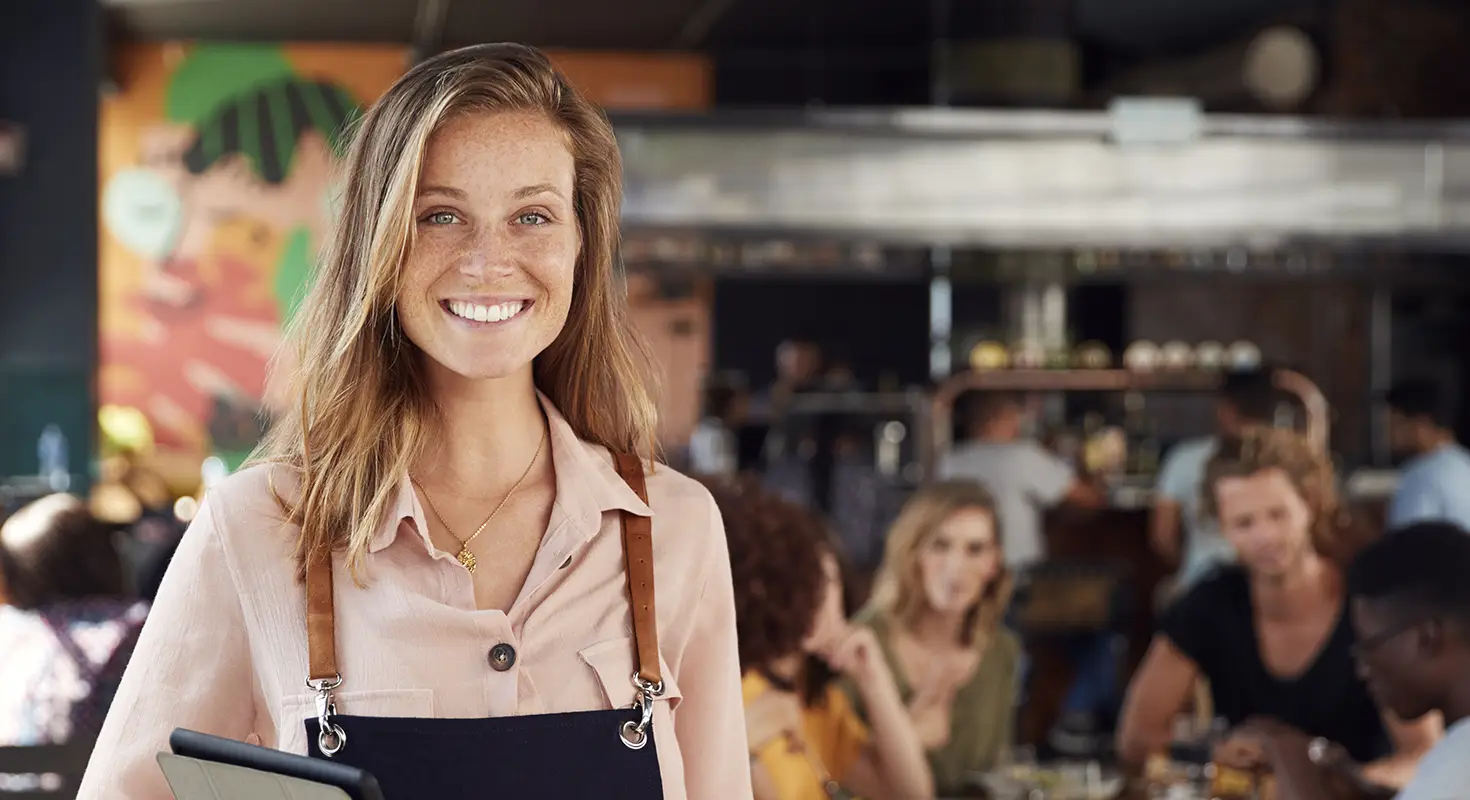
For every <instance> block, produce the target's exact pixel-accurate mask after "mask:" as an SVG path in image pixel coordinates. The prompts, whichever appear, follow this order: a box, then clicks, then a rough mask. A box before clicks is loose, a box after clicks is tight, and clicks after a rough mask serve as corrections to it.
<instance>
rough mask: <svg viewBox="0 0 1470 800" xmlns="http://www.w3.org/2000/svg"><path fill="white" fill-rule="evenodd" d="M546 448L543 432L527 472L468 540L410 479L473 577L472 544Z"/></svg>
mask: <svg viewBox="0 0 1470 800" xmlns="http://www.w3.org/2000/svg"><path fill="white" fill-rule="evenodd" d="M545 446H546V431H544V430H543V431H542V432H541V441H540V442H538V443H537V444H536V454H535V455H533V456H531V463H529V464H527V465H526V471H525V472H522V473H521V477H520V478H519V479H517V480H516V482H515V484H514V485H513V486H511V487H510V491H508V492H506V493H505V497H502V498H500V502H499V503H498V504H496V506H495V510H494V511H491V512H490V516H488V517H486V518H485V521H484V522H481V523H480V527H478V528H476V529H475V532H474V533H472V534H470V537H469V538H468V539H460V538H459V536H458V535H457V534H455V532H454V531H452V530H450V528H449V523H447V522H445V521H444V515H443V514H440V513H439V509H437V508H435V507H434V499H433V498H432V497H430V496H429V490H428V489H425V488H424V485H423V484H421V483H419V482H418V480H417V479H416V478H413V477H412V476H410V477H409V480H411V481H413V485H414V486H417V487H418V488H419V491H420V492H423V494H424V502H425V503H427V504H428V506H429V510H430V511H432V512H434V519H437V520H439V524H440V525H442V526H443V527H444V531H445V532H446V533H448V534H449V535H450V536H451V537H452V538H453V539H454V540H455V541H456V542H459V553H458V554H457V555H456V556H455V558H457V559H459V563H461V564H463V565H464V568H465V569H466V570H468V571H469V573H470V574H471V575H473V574H474V573H475V563H476V562H475V554H474V553H471V552H470V542H473V541H474V540H475V537H476V536H479V535H480V534H481V533H482V532H483V531H484V530H485V528H486V527H488V526H489V525H490V521H491V520H493V519H495V515H496V514H499V513H500V509H502V508H504V507H505V503H506V501H507V500H509V499H510V496H511V495H513V494H515V493H516V490H517V489H519V488H521V484H522V483H525V481H526V477H527V476H529V475H530V474H531V468H532V467H534V466H536V462H537V461H540V460H541V449H542V448H543V447H545Z"/></svg>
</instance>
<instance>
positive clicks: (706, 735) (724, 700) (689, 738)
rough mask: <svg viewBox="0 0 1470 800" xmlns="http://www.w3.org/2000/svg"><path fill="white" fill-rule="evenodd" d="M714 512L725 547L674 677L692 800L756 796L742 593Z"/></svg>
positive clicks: (677, 725) (677, 729)
mask: <svg viewBox="0 0 1470 800" xmlns="http://www.w3.org/2000/svg"><path fill="white" fill-rule="evenodd" d="M709 508H710V523H709V524H710V525H712V526H713V527H714V537H713V538H714V539H715V541H716V542H717V545H718V546H716V547H712V548H710V550H711V552H710V554H709V560H708V566H707V567H706V572H707V574H706V577H705V581H704V588H703V590H702V591H701V593H700V597H699V600H698V601H696V606H695V608H694V611H693V616H694V622H693V629H692V632H691V633H690V635H689V640H688V643H687V644H686V645H685V648H684V654H683V657H682V659H681V662H680V664H679V672H678V674H677V675H675V679H676V680H677V681H678V684H679V691H680V692H681V693H682V694H683V699H681V700H680V701H679V706H678V708H677V709H675V712H674V735H675V736H677V737H678V739H679V750H680V751H681V752H682V753H683V757H684V786H685V790H686V791H687V792H688V797H689V800H726V798H731V800H740V798H749V797H751V796H752V791H751V786H750V756H749V754H748V753H747V752H746V746H745V705H744V702H743V700H742V695H741V689H740V655H739V650H738V649H737V644H736V640H735V590H734V586H733V584H732V582H731V579H730V550H729V547H727V546H726V544H725V524H724V522H723V520H721V519H720V512H719V508H718V507H716V506H715V503H714V500H713V499H711V500H710V501H709Z"/></svg>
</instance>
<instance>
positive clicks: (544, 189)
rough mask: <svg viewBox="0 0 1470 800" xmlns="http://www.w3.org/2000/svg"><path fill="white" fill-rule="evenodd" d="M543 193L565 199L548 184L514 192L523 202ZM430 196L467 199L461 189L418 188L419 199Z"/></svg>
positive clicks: (446, 187) (433, 186)
mask: <svg viewBox="0 0 1470 800" xmlns="http://www.w3.org/2000/svg"><path fill="white" fill-rule="evenodd" d="M543 193H545V194H554V195H556V196H557V197H561V198H562V199H563V200H565V199H566V198H565V197H563V196H562V193H561V190H560V189H558V188H556V187H555V186H553V185H552V184H549V183H537V184H534V185H531V186H523V187H521V188H519V189H517V190H516V192H515V198H516V199H517V200H524V199H525V198H527V197H534V196H535V195H538V194H543ZM432 194H437V195H443V196H445V197H452V198H454V199H456V200H464V199H466V197H467V195H466V194H465V193H464V190H462V189H456V188H454V187H453V186H438V185H431V186H420V187H419V197H425V196H427V195H432Z"/></svg>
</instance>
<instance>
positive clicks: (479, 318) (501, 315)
mask: <svg viewBox="0 0 1470 800" xmlns="http://www.w3.org/2000/svg"><path fill="white" fill-rule="evenodd" d="M448 305H449V310H450V312H451V313H453V314H454V315H455V316H456V317H461V318H463V319H467V320H472V321H474V322H504V321H506V320H508V319H511V318H512V317H514V316H516V315H517V314H519V313H521V309H523V308H525V305H526V304H525V303H524V302H523V301H521V300H512V301H510V302H509V303H498V304H496V305H493V306H482V305H480V304H478V303H467V302H465V301H463V300H450V301H449V303H448Z"/></svg>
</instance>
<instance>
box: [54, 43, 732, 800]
mask: <svg viewBox="0 0 1470 800" xmlns="http://www.w3.org/2000/svg"><path fill="white" fill-rule="evenodd" d="M346 173H347V184H346V187H345V192H344V201H343V207H342V211H341V218H340V223H339V226H338V229H337V231H336V234H335V237H334V238H333V240H332V243H331V245H330V247H329V248H328V249H327V251H326V253H325V254H324V257H323V259H322V263H321V265H320V267H319V269H318V271H317V274H316V276H315V279H314V281H313V284H312V287H311V291H310V293H309V295H308V296H307V298H306V299H305V301H304V303H303V306H302V312H301V313H300V314H299V315H298V316H297V317H296V318H295V319H294V320H293V322H292V325H291V327H290V328H289V330H288V341H289V343H290V344H292V345H293V346H294V347H295V349H296V354H295V360H294V361H293V362H292V363H294V364H296V365H297V366H296V367H295V369H294V371H293V372H292V374H291V376H290V377H291V381H290V382H291V385H292V390H293V393H294V394H293V397H294V401H295V402H294V403H293V410H292V413H291V414H290V415H289V416H287V417H286V418H285V419H283V420H281V421H280V422H279V423H278V424H277V426H276V427H275V428H274V429H272V430H271V431H270V433H269V434H268V437H267V439H266V442H265V443H264V445H263V446H262V448H261V450H260V452H259V453H257V455H256V458H255V464H254V465H253V466H251V467H250V468H248V469H246V470H244V471H242V472H240V473H238V474H236V475H234V476H232V477H231V478H230V479H229V480H227V481H225V482H224V483H223V484H222V485H220V486H219V487H217V488H215V489H214V490H213V491H212V492H211V493H210V494H209V496H208V497H207V498H206V500H205V503H204V506H203V508H201V510H200V512H199V515H198V517H197V518H196V521H195V523H194V525H193V526H192V527H191V528H190V530H189V532H188V533H187V534H186V535H185V537H184V540H183V542H182V543H181V544H180V546H179V549H178V553H177V555H176V556H175V557H174V560H173V564H172V566H171V568H170V571H169V576H168V579H166V580H165V582H164V584H163V586H162V588H161V589H160V591H159V594H158V598H157V601H156V604H155V606H154V608H153V612H152V615H151V617H150V623H149V628H148V631H147V632H146V633H145V634H144V636H143V638H142V640H141V641H140V644H139V647H138V651H137V653H138V655H137V656H136V658H135V660H134V662H133V664H132V665H131V666H130V667H129V669H128V673H127V676H126V677H125V679H124V681H123V685H122V688H121V689H120V690H119V692H118V697H117V700H116V702H115V703H114V705H113V713H112V715H111V716H110V718H109V720H108V722H107V724H106V726H105V727H104V730H103V732H102V735H101V737H100V739H99V741H98V745H97V749H96V752H95V754H94V756H93V761H92V764H91V767H90V769H89V770H88V774H87V778H86V781H85V783H84V785H83V787H82V790H81V794H80V796H81V797H83V798H95V797H103V796H105V797H109V798H119V797H120V798H164V797H168V796H169V793H168V787H167V786H166V785H165V784H164V781H163V778H162V776H161V775H160V774H159V771H158V768H157V766H155V764H154V754H155V753H156V752H157V751H158V750H160V749H162V748H163V747H164V746H165V743H166V741H167V739H168V736H169V733H170V732H171V731H172V730H173V729H174V728H176V727H185V728H191V729H195V730H199V731H203V732H205V733H211V734H214V735H218V736H227V737H232V738H236V739H241V740H244V739H247V738H251V739H257V740H258V741H259V742H260V743H262V744H265V745H267V746H273V747H278V748H280V749H283V750H288V751H294V752H296V753H301V754H307V755H310V756H312V757H317V758H331V759H334V760H336V761H338V762H343V763H347V764H351V765H353V766H358V767H361V768H364V769H367V770H368V771H370V772H372V773H374V774H375V775H376V776H377V778H378V780H379V782H380V783H381V784H382V786H383V789H384V792H385V793H386V795H387V796H389V797H424V796H433V797H436V798H444V799H445V800H455V798H470V797H483V796H485V794H486V793H487V792H492V791H493V792H494V793H496V794H504V795H506V796H510V797H544V798H571V797H587V796H599V797H607V798H629V799H630V800H632V799H633V798H639V799H641V798H654V797H663V798H671V799H673V800H680V799H682V798H696V799H698V798H720V799H721V800H724V798H736V799H737V800H738V798H741V797H749V796H750V773H749V770H748V766H747V760H746V756H745V754H744V752H743V749H742V740H743V738H744V737H743V736H742V728H743V724H742V713H741V694H740V673H739V664H738V658H737V655H736V639H735V617H734V600H733V591H732V587H731V578H730V566H729V554H728V552H727V550H726V547H725V540H724V533H723V529H722V525H721V522H720V517H719V514H718V512H717V510H716V508H715V505H714V502H713V500H712V499H711V497H710V495H709V493H708V492H707V491H706V490H705V489H704V488H703V487H701V486H700V485H699V484H697V483H695V482H693V481H690V480H688V479H686V478H684V477H683V476H681V475H679V474H677V473H675V472H673V471H672V470H669V469H667V468H665V467H662V466H660V467H658V468H657V469H650V467H651V466H652V464H651V459H650V453H649V450H650V446H651V444H652V441H653V435H654V424H655V412H654V406H653V402H652V399H651V390H650V387H649V383H648V380H647V367H648V365H647V363H646V359H645V357H644V355H643V353H644V348H643V346H642V344H641V342H640V341H639V340H638V339H637V338H636V335H635V334H634V333H633V332H632V330H633V329H632V327H631V325H629V323H628V319H627V308H626V297H625V294H624V292H623V290H622V287H621V285H620V284H619V282H618V281H617V279H616V277H615V274H614V264H613V259H614V249H615V247H616V242H617V240H618V232H617V223H618V205H619V199H620V196H621V185H620V180H621V176H620V166H619V159H618V152H617V147H616V142H615V140H614V138H613V135H612V129H611V127H610V126H609V125H608V123H607V120H606V119H605V118H604V117H603V116H602V115H601V114H600V113H599V112H598V111H597V110H596V109H594V108H593V107H592V106H590V105H589V104H588V103H586V102H585V101H584V100H583V99H582V98H581V97H579V96H578V95H577V93H576V92H575V91H574V90H573V89H572V88H571V87H570V86H569V85H568V84H567V82H566V80H565V78H564V77H563V76H561V75H560V74H558V73H557V72H555V71H554V70H553V69H552V68H551V66H550V64H549V63H548V61H547V60H546V58H545V57H544V56H543V55H542V54H541V53H539V52H537V51H536V50H533V49H531V48H527V47H521V46H517V45H484V46H477V47H472V48H465V49H462V50H456V51H452V52H449V53H445V54H442V55H440V56H437V57H435V58H432V59H429V60H427V61H425V62H423V63H421V64H419V65H417V66H415V67H414V68H413V69H412V70H411V71H409V73H408V74H406V75H405V76H403V77H402V78H401V79H400V80H399V81H398V82H397V83H396V84H395V85H394V86H393V87H392V88H391V89H390V90H389V91H388V92H387V94H385V95H384V96H383V98H382V99H381V100H379V101H378V103H377V104H376V105H374V106H373V108H372V109H370V110H369V111H368V112H367V114H366V116H365V117H364V119H363V121H362V125H361V127H360V129H359V131H358V132H357V135H356V138H355V140H354V141H353V143H352V146H351V149H350V152H349V155H348V160H347V165H346ZM655 512H656V513H657V521H656V522H655V521H653V519H652V517H653V516H654V514H655ZM655 586H656V588H657V595H658V597H659V599H661V600H662V602H659V603H655ZM630 632H631V634H632V635H631V636H630V635H629V634H630ZM630 676H631V677H630ZM303 681H304V682H305V685H306V686H307V687H308V688H309V690H310V691H305V692H303V691H302V690H301V689H300V688H298V687H301V686H302V684H303ZM165 687H166V691H165ZM675 709H677V714H676V713H675ZM446 717H455V718H457V719H436V718H446ZM487 759H489V760H490V761H489V762H488V763H493V764H494V765H495V766H494V769H493V772H487V771H486V769H485V766H486V764H487ZM569 765H575V766H576V768H575V769H568V768H567V767H568V766H569Z"/></svg>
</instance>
